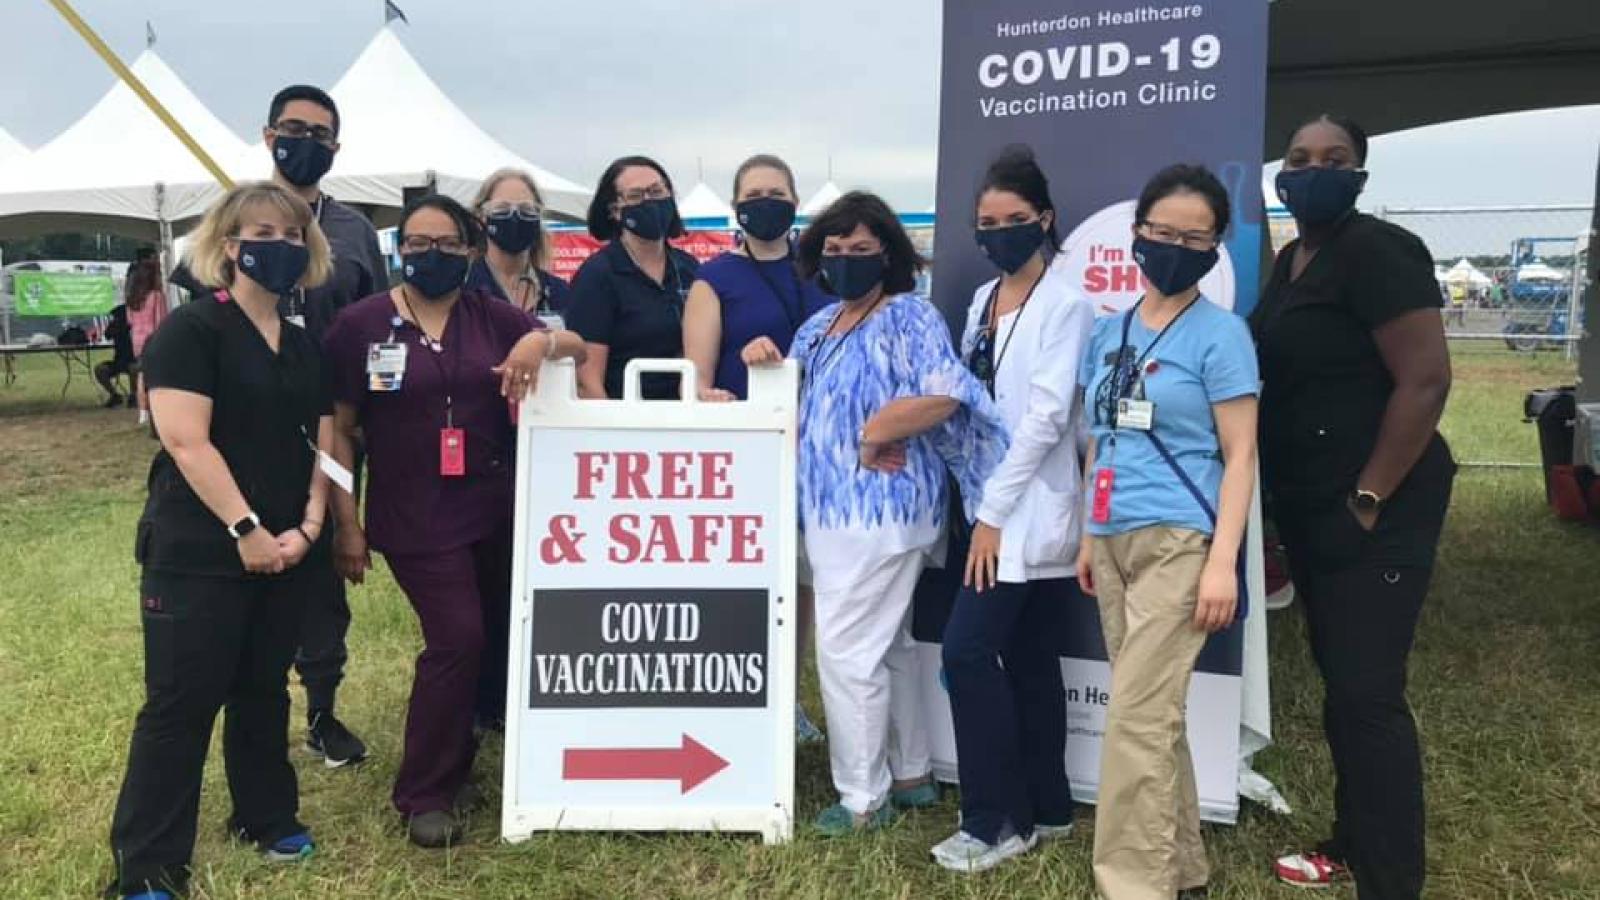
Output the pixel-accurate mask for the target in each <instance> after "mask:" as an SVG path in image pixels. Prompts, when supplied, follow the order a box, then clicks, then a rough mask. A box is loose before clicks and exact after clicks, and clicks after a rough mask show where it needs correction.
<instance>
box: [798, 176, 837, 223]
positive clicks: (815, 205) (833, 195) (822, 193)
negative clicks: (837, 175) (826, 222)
mask: <svg viewBox="0 0 1600 900" xmlns="http://www.w3.org/2000/svg"><path fill="white" fill-rule="evenodd" d="M842 196H844V192H843V191H841V190H839V186H838V185H837V184H834V183H833V182H831V181H830V182H828V183H827V184H824V185H823V186H822V187H819V188H817V192H816V193H815V194H812V195H811V199H810V200H807V201H806V202H805V203H803V204H801V206H800V215H801V216H802V217H805V218H810V217H812V216H816V215H820V214H821V213H822V211H823V210H825V209H827V208H828V207H830V206H832V205H833V201H835V200H837V199H839V198H840V197H842Z"/></svg>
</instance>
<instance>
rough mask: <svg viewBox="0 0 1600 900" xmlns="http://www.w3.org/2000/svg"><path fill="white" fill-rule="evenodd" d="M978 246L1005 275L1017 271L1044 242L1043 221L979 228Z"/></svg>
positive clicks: (977, 233) (1031, 257)
mask: <svg viewBox="0 0 1600 900" xmlns="http://www.w3.org/2000/svg"><path fill="white" fill-rule="evenodd" d="M976 235H977V239H978V246H979V247H982V248H983V252H984V255H985V256H988V257H989V261H990V262H992V263H994V264H995V265H997V266H999V267H1000V271H1002V272H1004V273H1006V274H1007V275H1010V274H1012V273H1013V272H1017V271H1019V270H1020V269H1021V268H1022V267H1023V266H1025V265H1027V264H1028V260H1030V259H1033V255H1034V254H1035V253H1038V252H1039V248H1040V247H1041V246H1042V245H1043V244H1044V223H1043V222H1041V221H1039V220H1037V219H1036V220H1034V221H1032V222H1024V223H1022V224H1021V225H1007V226H1005V227H1004V228H979V229H978V230H977V232H976Z"/></svg>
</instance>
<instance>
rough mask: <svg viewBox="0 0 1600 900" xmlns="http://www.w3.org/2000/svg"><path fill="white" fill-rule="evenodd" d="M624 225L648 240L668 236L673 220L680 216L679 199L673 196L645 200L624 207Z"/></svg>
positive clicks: (657, 239) (656, 239) (622, 213)
mask: <svg viewBox="0 0 1600 900" xmlns="http://www.w3.org/2000/svg"><path fill="white" fill-rule="evenodd" d="M621 215H622V227H623V228H626V229H628V230H629V231H631V232H633V233H634V235H636V236H638V237H641V238H644V239H645V240H647V241H659V240H661V239H662V238H664V237H666V236H667V229H669V228H671V227H672V220H673V219H676V218H677V217H678V201H676V200H674V199H673V198H671V197H662V198H661V199H659V200H645V201H642V202H640V203H635V204H634V205H632V206H624V207H623V208H622V212H621Z"/></svg>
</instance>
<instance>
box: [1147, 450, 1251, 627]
mask: <svg viewBox="0 0 1600 900" xmlns="http://www.w3.org/2000/svg"><path fill="white" fill-rule="evenodd" d="M1141 433H1142V434H1143V435H1144V436H1145V437H1147V438H1149V439H1150V444H1151V446H1153V447H1155V448H1156V452H1157V453H1159V454H1161V458H1162V459H1163V460H1165V461H1166V464H1167V467H1168V468H1170V469H1171V470H1172V474H1174V475H1176V476H1178V481H1180V482H1182V483H1183V486H1184V487H1186V488H1188V489H1189V494H1190V495H1191V496H1193V497H1194V499H1195V502H1196V503H1198V504H1200V508H1201V509H1202V510H1204V511H1205V514H1206V518H1207V519H1209V520H1211V527H1212V529H1213V530H1215V529H1216V527H1217V510H1216V508H1215V507H1213V506H1212V505H1211V501H1209V500H1207V499H1206V495H1205V493H1204V492H1203V491H1201V490H1200V486H1199V485H1197V484H1195V483H1194V479H1193V478H1190V477H1189V473H1188V472H1185V471H1184V470H1183V467H1182V466H1180V465H1178V460H1177V458H1176V457H1174V456H1173V455H1172V451H1171V450H1168V449H1167V444H1166V442H1165V441H1163V440H1162V439H1161V438H1160V437H1158V436H1157V435H1156V433H1155V432H1154V431H1145V432H1141ZM1245 532H1246V534H1248V533H1249V529H1248V528H1246V529H1245ZM1245 559H1246V553H1245V549H1244V546H1243V543H1242V542H1241V544H1240V547H1239V559H1238V561H1237V562H1236V563H1235V564H1234V570H1235V572H1236V573H1237V574H1238V578H1239V608H1238V610H1237V611H1235V613H1234V621H1236V622H1237V621H1239V620H1240V619H1243V618H1244V617H1245V616H1247V615H1249V614H1250V591H1249V587H1250V582H1249V580H1248V579H1247V577H1246V569H1245Z"/></svg>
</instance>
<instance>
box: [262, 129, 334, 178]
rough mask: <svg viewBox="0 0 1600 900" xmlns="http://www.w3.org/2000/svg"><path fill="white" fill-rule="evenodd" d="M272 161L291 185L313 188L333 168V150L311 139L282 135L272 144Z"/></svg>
mask: <svg viewBox="0 0 1600 900" xmlns="http://www.w3.org/2000/svg"><path fill="white" fill-rule="evenodd" d="M272 161H273V162H274V163H276V164H277V166H278V171H279V172H281V173H283V177H284V178H286V179H288V181H289V183H290V184H292V185H295V186H297V187H311V186H312V185H314V184H316V183H317V182H319V181H321V180H322V176H324V175H326V174H328V170H329V169H331V168H333V148H332V147H329V146H328V145H327V144H322V143H318V142H317V141H316V140H315V139H313V138H311V137H284V136H283V135H281V134H280V135H278V136H277V138H275V139H274V140H273V142H272Z"/></svg>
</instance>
